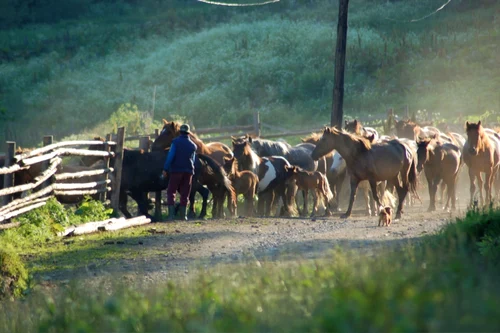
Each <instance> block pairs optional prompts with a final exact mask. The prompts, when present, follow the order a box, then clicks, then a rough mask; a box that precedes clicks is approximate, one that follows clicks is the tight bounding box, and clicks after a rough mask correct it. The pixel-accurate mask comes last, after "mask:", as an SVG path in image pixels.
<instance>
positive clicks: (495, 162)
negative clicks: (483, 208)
mask: <svg viewBox="0 0 500 333" xmlns="http://www.w3.org/2000/svg"><path fill="white" fill-rule="evenodd" d="M465 130H466V132H467V142H466V143H465V145H464V149H463V154H464V162H465V164H467V166H468V167H469V180H470V204H472V203H473V201H474V194H475V192H476V185H475V179H477V182H478V185H479V200H480V204H481V205H484V198H483V192H482V187H483V178H482V175H481V173H482V172H484V173H485V175H486V179H485V183H484V191H485V192H486V201H487V202H490V201H491V186H492V184H493V179H494V177H495V176H496V174H497V171H498V168H499V166H500V141H499V140H498V139H497V138H496V137H495V135H494V134H491V135H488V134H487V133H486V132H485V129H484V128H483V126H482V125H481V121H479V122H478V123H477V124H476V123H469V122H468V121H467V122H466V123H465Z"/></svg>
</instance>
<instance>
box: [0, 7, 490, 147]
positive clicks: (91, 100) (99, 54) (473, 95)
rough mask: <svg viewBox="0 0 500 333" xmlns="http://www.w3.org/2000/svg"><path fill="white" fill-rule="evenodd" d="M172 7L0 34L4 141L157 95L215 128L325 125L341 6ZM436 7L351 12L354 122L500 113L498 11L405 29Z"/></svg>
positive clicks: (63, 131)
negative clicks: (406, 110)
mask: <svg viewBox="0 0 500 333" xmlns="http://www.w3.org/2000/svg"><path fill="white" fill-rule="evenodd" d="M167 3H169V2H167ZM172 3H174V2H171V3H170V5H168V4H163V3H162V2H157V3H155V2H145V3H142V4H138V3H134V2H127V3H125V4H124V3H115V4H107V5H104V4H103V3H101V2H100V3H98V4H99V6H100V7H96V6H97V5H95V6H94V7H92V6H91V5H89V6H91V7H89V8H91V10H90V11H89V12H86V14H85V15H83V14H82V15H80V16H78V17H76V18H74V17H73V18H72V20H64V19H60V20H58V21H57V22H56V23H51V24H41V23H36V24H25V25H22V26H21V27H20V28H10V29H4V30H2V31H0V55H1V57H0V59H1V61H2V63H1V65H0V97H1V100H0V107H3V108H4V112H3V115H2V118H3V124H4V132H5V134H6V136H7V137H8V138H9V139H15V140H16V141H18V142H19V143H20V144H23V145H33V144H36V143H37V142H39V141H40V138H41V136H42V135H45V134H54V135H56V139H58V138H61V137H62V136H67V135H70V134H77V133H81V132H83V131H92V132H95V131H96V130H95V127H96V126H97V125H98V124H100V123H103V122H105V121H107V120H108V119H109V118H110V117H111V115H112V114H113V113H114V112H115V111H117V110H118V108H119V107H120V106H121V105H122V104H123V103H131V104H132V105H136V106H137V107H138V110H139V111H138V115H139V117H142V118H144V117H147V115H146V114H145V113H146V112H147V111H151V109H152V96H153V91H154V87H155V86H156V99H155V113H154V118H155V120H160V119H161V118H162V117H167V118H172V117H173V116H183V117H187V118H188V119H189V120H190V121H191V122H192V123H194V125H196V126H198V127H204V126H216V125H226V124H235V123H247V122H248V119H249V115H250V114H251V113H252V112H253V111H254V110H259V111H260V112H261V115H262V119H263V121H266V122H268V123H274V124H277V123H279V124H280V125H285V126H289V127H295V126H300V127H304V126H306V125H305V124H310V125H311V126H315V125H318V124H322V123H325V122H328V119H329V116H328V114H329V112H330V107H331V95H332V87H333V62H334V59H333V53H334V52H333V48H334V44H335V38H336V36H335V31H336V29H335V28H336V17H337V13H336V12H337V10H336V8H337V2H336V1H295V2H282V3H279V4H277V5H269V6H264V7H253V8H250V9H248V8H247V9H235V8H229V9H228V8H225V7H214V6H208V5H203V4H199V3H190V2H175V3H176V5H172ZM180 3H181V4H180ZM440 4H441V3H437V2H436V1H431V0H425V1H414V0H410V1H394V2H387V1H385V0H384V1H382V0H380V1H378V0H371V1H368V0H357V1H352V2H351V5H350V18H349V32H348V33H349V36H348V55H347V60H348V65H347V73H346V97H345V112H346V113H347V114H348V115H357V114H367V113H369V114H374V113H375V114H376V113H382V112H383V111H384V110H385V109H386V108H387V107H389V106H393V107H395V108H397V109H402V107H403V106H404V105H405V104H409V105H410V108H411V109H412V110H415V109H429V110H433V111H434V112H439V113H440V114H441V115H443V116H445V117H447V116H448V117H451V116H452V115H454V114H456V112H463V113H467V114H468V113H476V114H480V113H483V112H484V111H486V110H490V111H491V110H496V111H498V110H499V109H500V107H499V106H500V98H499V95H498V87H500V81H499V80H500V79H499V77H500V75H499V74H500V60H499V58H498V56H496V54H498V51H499V47H500V46H499V45H498V43H497V40H498V37H499V30H500V28H499V26H500V25H499V24H498V11H499V9H500V5H499V4H498V3H497V2H495V1H482V2H475V1H465V0H464V1H454V2H452V3H450V5H449V6H448V7H446V8H445V9H444V10H443V11H441V12H439V13H438V14H436V15H433V16H431V17H429V18H428V19H425V20H423V21H420V22H417V23H402V22H399V21H401V20H403V21H404V20H409V19H412V18H416V17H422V16H424V15H426V14H428V13H430V12H432V11H433V10H435V9H436V8H438V7H439V6H440ZM116 6H118V7H116ZM99 8H100V10H101V11H100V12H99ZM112 8H114V9H115V10H111V9H112ZM117 8H121V11H117V10H116V9H117ZM117 12H118V14H116V13H117ZM111 13H114V14H111ZM99 14H101V15H99ZM141 114H142V115H141ZM451 118H453V117H451ZM5 128H8V130H6V129H5ZM92 129H93V130H92ZM110 129H111V128H110V127H108V128H103V126H101V127H99V131H106V130H110ZM97 134H101V135H103V134H105V133H97Z"/></svg>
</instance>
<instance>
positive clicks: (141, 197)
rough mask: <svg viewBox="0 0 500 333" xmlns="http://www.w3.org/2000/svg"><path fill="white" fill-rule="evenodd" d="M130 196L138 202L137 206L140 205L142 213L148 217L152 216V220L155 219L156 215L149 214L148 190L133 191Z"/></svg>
mask: <svg viewBox="0 0 500 333" xmlns="http://www.w3.org/2000/svg"><path fill="white" fill-rule="evenodd" d="M130 196H131V197H132V199H134V200H135V201H136V202H137V206H138V207H139V213H140V214H141V215H144V216H146V217H147V218H150V219H151V221H155V219H154V217H153V216H151V215H149V212H148V207H149V205H148V197H147V192H140V191H131V192H130Z"/></svg>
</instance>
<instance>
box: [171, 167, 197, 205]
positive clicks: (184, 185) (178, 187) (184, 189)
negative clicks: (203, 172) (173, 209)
mask: <svg viewBox="0 0 500 333" xmlns="http://www.w3.org/2000/svg"><path fill="white" fill-rule="evenodd" d="M169 177H170V178H169V180H168V188H167V205H169V206H173V205H174V204H175V194H176V193H177V191H179V194H180V195H181V206H187V204H188V199H189V193H190V192H191V181H192V179H193V175H192V174H190V173H187V172H172V173H171V174H170V175H169Z"/></svg>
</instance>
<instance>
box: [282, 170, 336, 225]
mask: <svg viewBox="0 0 500 333" xmlns="http://www.w3.org/2000/svg"><path fill="white" fill-rule="evenodd" d="M285 169H286V171H287V173H288V176H287V178H288V181H295V184H296V185H297V187H298V189H299V190H303V191H305V196H304V198H305V199H304V208H303V210H302V212H301V215H305V214H307V210H306V209H307V203H306V201H307V200H308V191H312V192H313V200H314V203H313V210H312V213H311V217H313V216H315V215H316V214H317V212H318V204H319V202H322V204H323V205H324V206H325V215H331V213H330V212H328V203H329V202H330V201H331V200H332V199H333V194H332V191H331V190H330V185H329V184H328V180H327V179H326V177H325V175H323V174H322V173H321V172H319V171H314V172H311V171H306V170H303V169H301V168H299V167H296V166H290V167H285ZM318 198H319V199H320V200H318Z"/></svg>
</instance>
